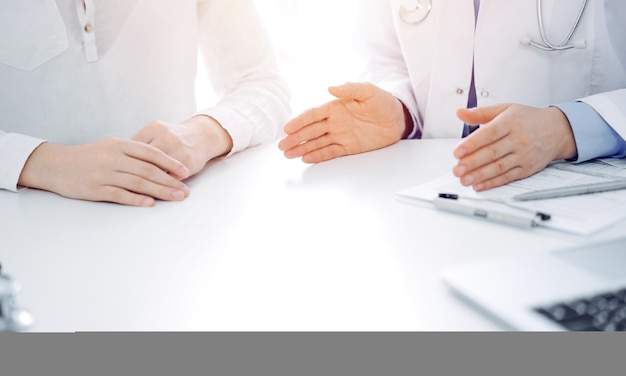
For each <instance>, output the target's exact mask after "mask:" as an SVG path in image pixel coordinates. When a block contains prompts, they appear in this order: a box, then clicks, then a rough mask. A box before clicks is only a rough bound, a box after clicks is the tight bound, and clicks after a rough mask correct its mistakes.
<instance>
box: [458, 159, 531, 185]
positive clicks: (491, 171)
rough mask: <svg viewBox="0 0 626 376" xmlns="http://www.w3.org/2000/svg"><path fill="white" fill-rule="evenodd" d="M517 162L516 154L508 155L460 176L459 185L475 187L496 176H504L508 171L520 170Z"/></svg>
mask: <svg viewBox="0 0 626 376" xmlns="http://www.w3.org/2000/svg"><path fill="white" fill-rule="evenodd" d="M519 162H520V161H519V159H518V157H517V155H516V154H508V155H506V156H504V157H502V158H499V159H497V160H495V161H493V162H491V163H489V164H486V165H484V166H481V167H479V168H477V169H475V170H473V171H471V172H468V173H467V174H465V175H463V176H461V184H463V185H465V186H470V185H471V186H476V185H478V184H481V183H484V182H486V181H488V180H491V179H493V178H495V177H497V176H500V175H503V174H506V173H508V172H509V171H510V170H514V169H516V168H518V167H519V168H520V169H521V165H520V163H519ZM520 171H521V170H520Z"/></svg>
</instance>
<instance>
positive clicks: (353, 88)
mask: <svg viewBox="0 0 626 376" xmlns="http://www.w3.org/2000/svg"><path fill="white" fill-rule="evenodd" d="M377 90H381V89H379V88H378V87H376V86H375V85H374V84H371V83H369V82H347V83H345V84H343V85H340V86H331V87H329V88H328V92H329V93H331V94H332V95H334V96H335V97H337V98H339V99H354V100H357V101H359V102H364V101H366V100H368V99H370V98H371V97H373V96H374V95H375V94H376V91H377Z"/></svg>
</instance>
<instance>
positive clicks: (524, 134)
mask: <svg viewBox="0 0 626 376" xmlns="http://www.w3.org/2000/svg"><path fill="white" fill-rule="evenodd" d="M457 116H458V117H459V119H461V120H462V121H463V122H465V123H467V124H469V125H478V124H482V125H481V126H480V128H479V129H477V130H476V131H475V132H474V133H472V134H471V135H469V136H468V137H466V138H465V139H464V140H463V141H461V142H460V143H459V144H458V145H457V146H456V148H455V149H454V156H455V157H456V158H457V159H458V162H457V164H456V166H455V167H454V168H453V173H454V175H455V176H457V177H459V178H460V180H461V183H462V184H463V185H465V186H472V187H473V188H474V189H475V190H476V191H483V190H487V189H490V188H494V187H497V186H500V185H504V184H507V183H509V182H511V181H514V180H519V179H523V178H525V177H528V176H530V175H532V174H534V173H536V172H539V171H540V170H542V169H543V168H544V167H546V166H547V165H548V164H549V163H550V162H552V161H555V160H559V159H568V158H573V157H575V156H576V155H577V149H576V143H575V141H574V136H573V133H572V130H571V127H570V125H569V121H568V120H567V118H566V117H565V115H564V114H563V113H562V112H561V111H560V110H559V109H558V108H556V107H549V108H534V107H528V106H522V105H516V104H502V105H495V106H490V107H479V108H474V109H464V108H463V109H459V110H458V111H457Z"/></svg>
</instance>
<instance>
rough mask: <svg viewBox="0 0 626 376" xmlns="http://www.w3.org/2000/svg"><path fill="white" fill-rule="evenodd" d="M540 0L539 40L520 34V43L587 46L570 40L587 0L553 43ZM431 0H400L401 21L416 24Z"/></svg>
mask: <svg viewBox="0 0 626 376" xmlns="http://www.w3.org/2000/svg"><path fill="white" fill-rule="evenodd" d="M541 1H542V0H537V22H538V23H539V35H540V36H541V42H537V41H534V40H533V39H532V38H531V37H530V36H529V35H522V36H521V37H520V39H519V42H520V43H521V44H524V45H527V46H532V47H536V48H539V49H540V50H544V51H561V50H567V49H570V48H585V47H587V41H586V40H584V39H579V40H576V41H574V42H571V40H572V36H573V35H574V33H575V32H576V29H578V26H579V25H580V20H581V19H582V16H583V13H584V12H585V8H586V7H587V2H588V1H589V0H583V4H582V6H581V7H580V11H579V12H578V15H577V16H576V21H575V22H574V25H573V26H572V29H571V30H570V32H569V33H568V34H567V38H565V39H564V40H563V42H561V43H558V44H555V43H552V42H551V41H550V39H549V38H548V35H547V33H546V28H545V25H544V22H543V10H542V3H541ZM432 4H433V2H432V0H402V1H401V2H400V6H399V10H398V12H399V14H400V18H401V19H402V21H404V22H406V23H409V24H417V23H420V22H422V21H423V20H424V19H425V18H426V16H428V14H429V13H430V10H431V9H432Z"/></svg>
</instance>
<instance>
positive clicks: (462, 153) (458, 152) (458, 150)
mask: <svg viewBox="0 0 626 376" xmlns="http://www.w3.org/2000/svg"><path fill="white" fill-rule="evenodd" d="M465 153H466V150H465V148H464V147H459V148H456V149H454V156H455V157H456V158H457V159H461V158H463V157H464V156H465Z"/></svg>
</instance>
